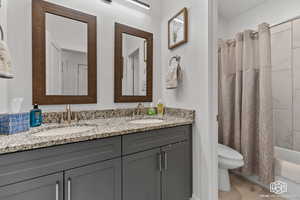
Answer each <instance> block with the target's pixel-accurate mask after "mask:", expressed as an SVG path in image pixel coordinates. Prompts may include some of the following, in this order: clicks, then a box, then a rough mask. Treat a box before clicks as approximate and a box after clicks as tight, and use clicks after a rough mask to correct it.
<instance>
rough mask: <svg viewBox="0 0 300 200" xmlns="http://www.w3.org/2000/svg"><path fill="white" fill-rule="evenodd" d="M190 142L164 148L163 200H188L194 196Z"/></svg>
mask: <svg viewBox="0 0 300 200" xmlns="http://www.w3.org/2000/svg"><path fill="white" fill-rule="evenodd" d="M189 152H190V148H189V142H188V141H185V142H181V143H177V144H172V145H169V146H166V147H163V148H162V157H163V159H162V160H163V164H162V165H163V170H162V200H188V199H190V197H191V196H192V183H191V180H192V172H191V154H190V153H189Z"/></svg>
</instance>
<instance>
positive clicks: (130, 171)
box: [123, 148, 161, 200]
mask: <svg viewBox="0 0 300 200" xmlns="http://www.w3.org/2000/svg"><path fill="white" fill-rule="evenodd" d="M159 159H160V148H158V149H154V150H149V151H145V152H141V153H136V154H133V155H129V156H126V157H124V158H123V200H152V199H153V200H154V199H155V200H159V199H160V194H161V173H160V172H161V171H160V170H159V168H160V166H159V163H160V162H159Z"/></svg>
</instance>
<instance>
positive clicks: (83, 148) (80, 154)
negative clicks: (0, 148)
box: [0, 137, 121, 186]
mask: <svg viewBox="0 0 300 200" xmlns="http://www.w3.org/2000/svg"><path fill="white" fill-rule="evenodd" d="M120 156H121V137H114V138H108V139H102V140H94V141H87V142H80V143H74V144H68V145H61V146H55V147H49V148H43V149H37V150H32V151H24V152H18V153H12V154H5V155H1V156H0V186H3V185H8V184H12V183H15V182H19V181H23V180H27V179H31V178H35V177H39V176H43V175H47V174H52V173H56V172H60V171H64V170H68V169H72V168H76V167H80V166H83V165H87V164H90V163H95V162H99V161H103V160H109V159H112V158H116V157H120Z"/></svg>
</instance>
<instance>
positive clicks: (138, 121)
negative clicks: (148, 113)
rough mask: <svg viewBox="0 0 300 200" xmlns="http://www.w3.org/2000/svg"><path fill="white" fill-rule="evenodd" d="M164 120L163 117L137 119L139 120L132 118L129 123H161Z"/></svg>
mask: <svg viewBox="0 0 300 200" xmlns="http://www.w3.org/2000/svg"><path fill="white" fill-rule="evenodd" d="M162 122H164V120H162V119H137V120H132V121H130V122H129V123H131V124H159V123H162Z"/></svg>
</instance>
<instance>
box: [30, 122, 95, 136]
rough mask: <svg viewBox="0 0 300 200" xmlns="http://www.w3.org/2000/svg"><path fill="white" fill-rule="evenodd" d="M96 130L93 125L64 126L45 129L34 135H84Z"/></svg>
mask: <svg viewBox="0 0 300 200" xmlns="http://www.w3.org/2000/svg"><path fill="white" fill-rule="evenodd" d="M94 129H96V126H95V125H66V126H61V127H52V128H45V129H44V130H41V131H39V132H36V133H34V136H37V137H53V136H62V135H70V134H78V133H86V132H89V131H92V130H94Z"/></svg>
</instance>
